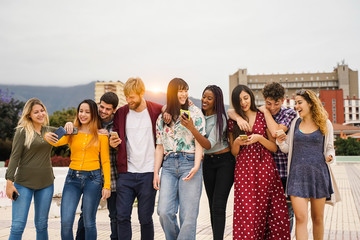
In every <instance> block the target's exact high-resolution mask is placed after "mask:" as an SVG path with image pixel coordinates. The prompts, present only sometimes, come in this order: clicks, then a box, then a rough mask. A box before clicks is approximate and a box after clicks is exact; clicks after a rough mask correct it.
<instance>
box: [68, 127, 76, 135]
mask: <svg viewBox="0 0 360 240" xmlns="http://www.w3.org/2000/svg"><path fill="white" fill-rule="evenodd" d="M77 134H78V128H77V127H74V128H73V132H72V134H68V133H67V132H66V134H65V135H77Z"/></svg>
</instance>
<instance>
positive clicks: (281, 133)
mask: <svg viewBox="0 0 360 240" xmlns="http://www.w3.org/2000/svg"><path fill="white" fill-rule="evenodd" d="M275 133H276V136H277V137H279V136H281V135H283V134H285V132H284V130H282V129H279V130H277V131H276V132H275Z"/></svg>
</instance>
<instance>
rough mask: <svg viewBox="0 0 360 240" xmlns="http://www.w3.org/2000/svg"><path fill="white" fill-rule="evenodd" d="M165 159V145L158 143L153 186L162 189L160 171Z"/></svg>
mask: <svg viewBox="0 0 360 240" xmlns="http://www.w3.org/2000/svg"><path fill="white" fill-rule="evenodd" d="M163 159H164V146H163V145H162V144H157V145H156V149H155V163H154V179H153V187H154V189H156V190H159V189H160V177H159V172H160V168H161V164H162V162H163Z"/></svg>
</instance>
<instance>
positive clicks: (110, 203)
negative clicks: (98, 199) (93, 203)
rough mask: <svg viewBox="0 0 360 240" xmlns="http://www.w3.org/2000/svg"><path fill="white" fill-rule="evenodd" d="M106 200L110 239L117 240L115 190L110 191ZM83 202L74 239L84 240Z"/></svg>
mask: <svg viewBox="0 0 360 240" xmlns="http://www.w3.org/2000/svg"><path fill="white" fill-rule="evenodd" d="M106 200H107V208H108V210H109V218H110V227H111V234H110V239H114V240H117V239H118V236H117V220H116V192H111V195H110V197H109V198H108V199H106ZM82 211H83V204H82V203H81V213H80V218H79V221H78V228H77V230H76V238H75V239H76V240H85V227H84V219H83V213H82Z"/></svg>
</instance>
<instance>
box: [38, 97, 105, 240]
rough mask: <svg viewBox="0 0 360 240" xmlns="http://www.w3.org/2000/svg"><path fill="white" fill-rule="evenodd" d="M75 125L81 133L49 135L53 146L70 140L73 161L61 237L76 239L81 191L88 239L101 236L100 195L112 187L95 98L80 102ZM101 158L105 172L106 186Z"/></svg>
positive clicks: (62, 210) (67, 184)
mask: <svg viewBox="0 0 360 240" xmlns="http://www.w3.org/2000/svg"><path fill="white" fill-rule="evenodd" d="M74 126H75V127H78V130H79V131H78V134H77V135H65V136H63V137H62V138H61V139H60V140H57V135H56V134H55V133H46V135H45V139H46V140H47V141H48V142H49V143H50V144H52V145H53V146H61V145H65V144H69V146H70V149H71V163H70V166H69V172H68V175H67V177H66V180H65V184H64V189H63V192H62V199H61V239H63V240H64V239H73V224H74V218H75V212H76V208H77V206H78V204H79V201H80V197H81V195H83V201H82V204H83V205H82V212H83V217H84V226H85V239H97V231H96V212H97V208H98V205H99V202H100V198H101V197H102V199H103V200H105V199H106V198H108V197H109V196H110V194H111V190H110V160H109V142H108V137H107V135H101V134H99V133H98V129H99V128H100V120H99V116H98V109H97V105H96V103H95V102H94V101H93V100H90V99H86V100H84V101H82V102H81V103H80V104H79V106H78V108H77V116H76V119H75V123H74ZM99 157H100V159H99ZM100 161H101V166H102V169H103V174H104V187H103V188H102V186H103V182H102V177H101V172H100V171H101V170H100ZM101 189H102V190H101Z"/></svg>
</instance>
